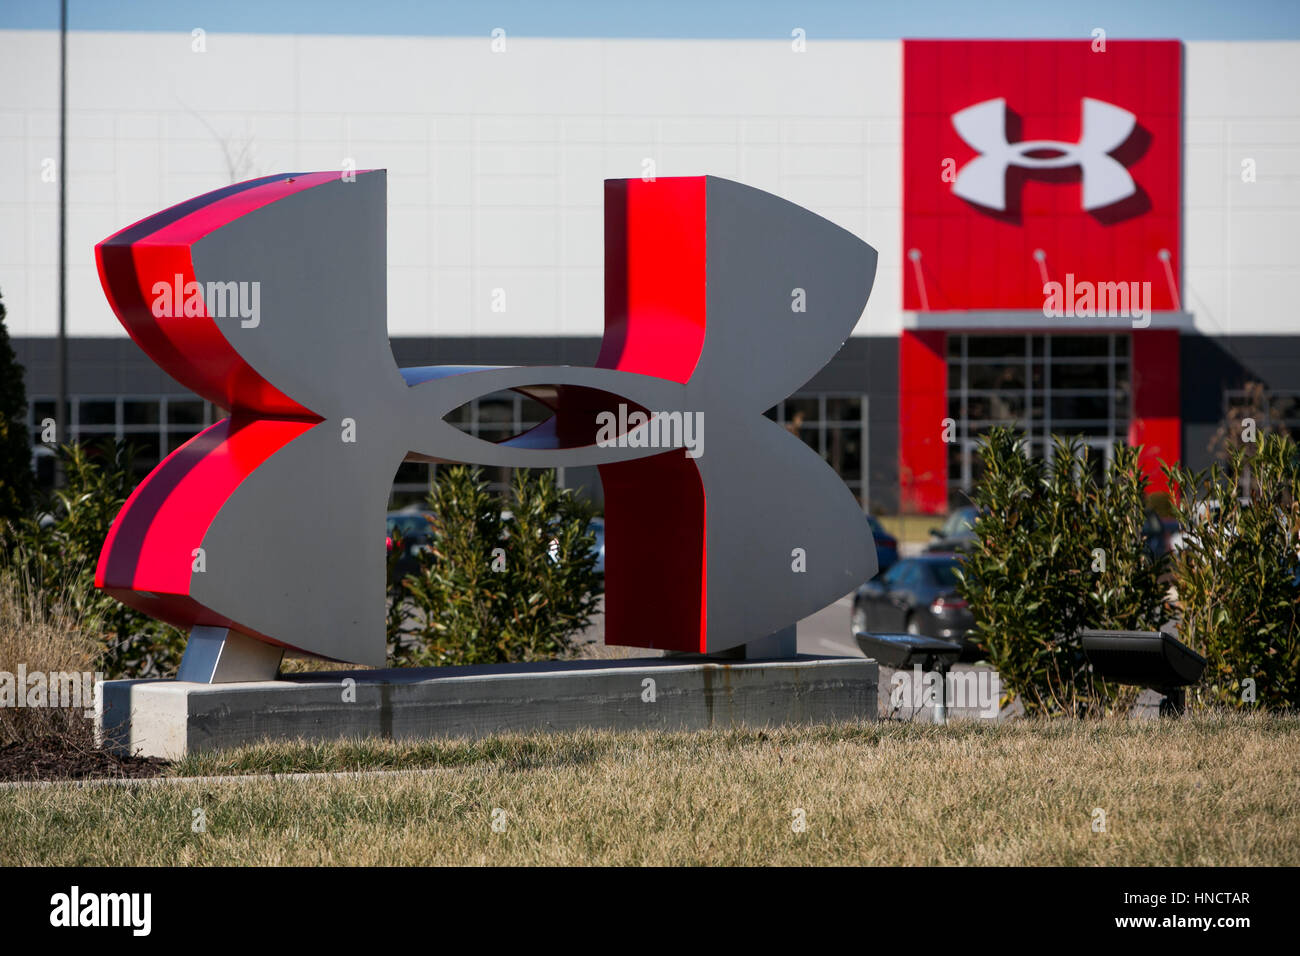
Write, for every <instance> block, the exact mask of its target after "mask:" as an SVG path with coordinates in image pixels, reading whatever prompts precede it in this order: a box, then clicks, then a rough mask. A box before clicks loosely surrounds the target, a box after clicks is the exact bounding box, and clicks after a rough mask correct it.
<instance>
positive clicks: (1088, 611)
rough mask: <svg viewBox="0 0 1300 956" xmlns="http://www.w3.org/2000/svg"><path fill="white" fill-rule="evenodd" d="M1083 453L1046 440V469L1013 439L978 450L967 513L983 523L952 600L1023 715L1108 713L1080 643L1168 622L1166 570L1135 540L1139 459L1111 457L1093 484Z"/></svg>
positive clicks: (995, 434) (1008, 433)
mask: <svg viewBox="0 0 1300 956" xmlns="http://www.w3.org/2000/svg"><path fill="white" fill-rule="evenodd" d="M1089 451H1090V450H1089V449H1088V448H1087V446H1084V445H1082V444H1081V443H1080V442H1079V441H1078V440H1077V439H1061V438H1054V439H1053V454H1052V458H1051V460H1050V461H1045V460H1043V459H1041V458H1031V457H1029V456H1028V455H1027V454H1025V452H1024V449H1023V438H1022V436H1020V435H1019V434H1018V433H1017V432H1015V431H1014V430H1013V429H1010V428H998V429H994V430H992V431H990V432H989V433H988V434H987V435H986V436H985V437H984V439H983V440H982V441H981V445H980V449H979V454H980V458H981V461H982V462H983V466H984V475H983V478H982V479H981V480H980V482H979V483H978V484H977V485H976V487H975V489H974V492H973V494H972V495H971V501H972V503H973V504H974V505H976V506H977V507H978V508H979V510H980V513H979V517H978V518H977V520H976V522H975V532H976V541H975V542H974V544H973V546H972V548H971V550H970V551H969V552H968V553H967V554H966V555H965V556H964V558H963V561H962V567H961V584H960V587H959V590H960V592H961V594H962V596H963V597H965V598H966V600H967V602H968V603H969V604H970V607H971V611H972V612H973V613H974V616H975V621H976V625H975V629H974V632H973V634H972V636H973V637H974V638H975V640H976V641H977V642H978V643H979V644H980V645H981V647H982V648H983V649H984V650H985V651H986V652H987V655H988V659H989V661H990V662H991V663H992V664H993V665H994V666H995V667H996V668H997V670H998V673H999V676H1000V678H1001V680H1002V683H1003V687H1004V689H1005V690H1006V691H1007V692H1008V693H1009V694H1010V695H1013V696H1015V697H1018V698H1019V699H1020V700H1021V702H1022V704H1023V705H1024V707H1025V709H1026V711H1028V712H1030V713H1037V712H1049V713H1053V712H1064V713H1076V714H1077V713H1099V712H1102V711H1104V710H1105V709H1106V708H1107V707H1108V706H1111V705H1114V704H1116V703H1117V702H1118V700H1119V697H1120V695H1121V693H1122V692H1121V691H1120V689H1119V688H1116V687H1112V686H1108V685H1105V684H1103V683H1101V682H1099V681H1094V680H1093V676H1092V673H1091V670H1090V669H1089V667H1088V664H1087V659H1086V658H1085V656H1084V654H1083V650H1082V647H1081V646H1080V643H1079V640H1078V632H1079V631H1080V630H1081V629H1084V628H1117V629H1137V630H1155V629H1157V628H1159V627H1160V625H1161V624H1163V623H1164V621H1165V620H1166V617H1167V609H1166V607H1165V604H1164V588H1163V586H1162V585H1161V584H1160V578H1161V576H1162V574H1163V573H1164V570H1165V562H1164V560H1163V559H1162V558H1157V557H1155V556H1153V554H1152V553H1151V551H1150V550H1149V549H1148V548H1147V545H1146V540H1145V538H1144V536H1143V525H1144V520H1145V517H1146V504H1145V501H1146V489H1147V481H1146V477H1145V476H1144V475H1143V473H1142V471H1141V469H1139V468H1138V465H1137V462H1138V454H1139V450H1138V449H1134V448H1128V447H1126V446H1116V447H1115V449H1114V454H1113V458H1112V461H1111V463H1110V465H1109V466H1108V467H1107V469H1106V472H1105V475H1104V478H1103V480H1102V481H1101V482H1098V481H1097V479H1096V475H1095V471H1094V469H1093V467H1092V465H1093V462H1092V461H1091V460H1090V455H1089ZM1124 696H1125V698H1127V697H1129V696H1131V695H1130V694H1127V693H1125V694H1124Z"/></svg>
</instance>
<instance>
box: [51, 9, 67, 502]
mask: <svg viewBox="0 0 1300 956" xmlns="http://www.w3.org/2000/svg"><path fill="white" fill-rule="evenodd" d="M67 228H68V0H59V341H58V363H59V368H58V389H59V394H58V396H57V397H56V408H55V417H56V418H57V419H58V429H59V434H58V441H59V443H60V444H62V443H64V442H66V441H67V440H68V435H69V427H70V426H69V422H68V328H67V322H68V301H67V300H68V274H67V273H68V264H67V252H68V239H67ZM55 462H56V464H55V471H54V483H55V485H62V484H63V466H62V465H61V464H59V459H58V458H56V459H55Z"/></svg>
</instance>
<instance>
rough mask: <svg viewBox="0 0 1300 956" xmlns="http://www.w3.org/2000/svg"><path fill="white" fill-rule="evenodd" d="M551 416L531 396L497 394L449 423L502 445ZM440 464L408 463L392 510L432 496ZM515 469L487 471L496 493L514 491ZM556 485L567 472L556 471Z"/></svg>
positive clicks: (452, 415) (454, 414) (469, 405)
mask: <svg viewBox="0 0 1300 956" xmlns="http://www.w3.org/2000/svg"><path fill="white" fill-rule="evenodd" d="M550 417H551V410H550V409H549V408H547V407H546V406H545V405H543V404H542V403H541V402H538V401H536V400H534V399H532V398H529V397H528V396H527V395H522V394H520V393H518V392H511V391H505V392H493V393H492V394H491V395H484V396H482V397H481V398H476V399H474V400H473V401H470V402H466V403H465V404H464V405H461V406H460V407H458V408H455V409H453V410H452V411H451V412H449V413H448V414H447V416H446V421H447V422H448V423H449V424H451V425H454V426H455V427H457V428H459V429H460V430H461V431H464V432H468V433H469V434H471V435H473V436H475V437H476V438H481V439H483V440H484V441H491V442H499V441H504V440H505V439H507V438H513V437H514V436H515V435H519V434H521V433H523V432H526V431H528V430H529V429H530V428H533V427H535V426H537V425H540V424H541V423H542V422H544V421H546V419H548V418H550ZM437 467H438V466H437V465H433V464H428V463H425V462H416V461H405V462H402V464H401V465H400V466H399V467H398V469H397V475H396V476H395V477H394V479H393V491H392V496H391V498H390V499H389V507H390V508H401V507H404V506H406V505H409V504H414V503H417V502H421V501H423V500H424V499H425V496H426V495H428V493H429V482H431V481H432V480H433V477H434V475H435V474H436V473H437ZM512 472H513V469H512V468H507V467H504V466H490V467H484V468H483V477H484V478H485V479H487V482H488V485H489V487H490V488H491V489H492V490H493V491H495V492H498V493H499V492H504V491H507V490H508V489H509V488H510V478H511V473H512ZM555 477H556V482H557V483H558V484H559V486H560V487H561V488H563V487H564V469H563V468H557V469H555Z"/></svg>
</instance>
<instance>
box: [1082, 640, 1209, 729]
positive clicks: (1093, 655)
mask: <svg viewBox="0 0 1300 956" xmlns="http://www.w3.org/2000/svg"><path fill="white" fill-rule="evenodd" d="M1079 637H1080V638H1082V640H1083V652H1084V654H1086V655H1087V656H1088V662H1089V663H1090V664H1092V669H1093V672H1094V673H1095V674H1096V675H1097V676H1098V677H1100V678H1102V679H1103V680H1108V681H1114V682H1115V683H1117V684H1136V685H1139V686H1142V687H1150V688H1153V689H1154V690H1158V691H1160V692H1161V693H1162V694H1164V695H1165V699H1164V701H1163V702H1162V703H1161V704H1160V713H1161V714H1171V715H1177V714H1181V713H1182V712H1183V710H1184V709H1185V708H1186V706H1187V695H1186V691H1185V690H1184V688H1185V687H1187V685H1188V684H1195V683H1196V682H1197V681H1198V680H1200V679H1201V673H1202V672H1203V671H1204V670H1205V664H1206V660H1205V658H1204V657H1202V656H1201V655H1200V654H1198V653H1196V651H1194V650H1192V649H1191V648H1190V647H1188V646H1187V645H1186V644H1184V643H1183V642H1182V641H1180V640H1178V638H1176V637H1174V636H1173V635H1172V634H1166V633H1164V632H1163V631H1080V632H1079Z"/></svg>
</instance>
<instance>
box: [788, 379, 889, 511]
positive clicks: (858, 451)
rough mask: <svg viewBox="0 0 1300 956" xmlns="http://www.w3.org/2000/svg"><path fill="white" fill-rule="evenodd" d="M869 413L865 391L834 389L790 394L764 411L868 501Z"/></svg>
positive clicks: (853, 490) (858, 496) (860, 498)
mask: <svg viewBox="0 0 1300 956" xmlns="http://www.w3.org/2000/svg"><path fill="white" fill-rule="evenodd" d="M866 413H867V396H866V395H863V394H861V393H834V392H832V393H821V394H796V395H791V396H790V397H789V398H787V399H786V400H785V401H783V402H781V403H780V404H779V405H774V406H773V407H772V408H770V409H768V410H767V412H766V413H765V414H766V415H767V417H768V418H770V419H772V421H774V422H776V423H778V424H780V425H784V426H785V428H786V429H787V430H788V431H789V432H790V433H791V434H793V435H796V436H798V438H799V439H800V440H801V441H802V442H803V443H804V444H806V445H807V446H808V447H809V448H811V449H812V450H813V451H815V452H817V454H819V455H821V456H822V458H824V459H825V460H826V462H827V463H828V464H829V465H830V466H831V467H832V468H834V469H835V473H836V474H837V475H839V476H840V478H841V479H843V481H844V483H845V484H846V485H848V486H849V489H850V490H851V491H852V492H853V494H854V496H855V497H856V498H857V499H858V501H859V502H865V499H866V498H867V497H868V495H867V474H868V471H867V446H866V438H867V427H866Z"/></svg>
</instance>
